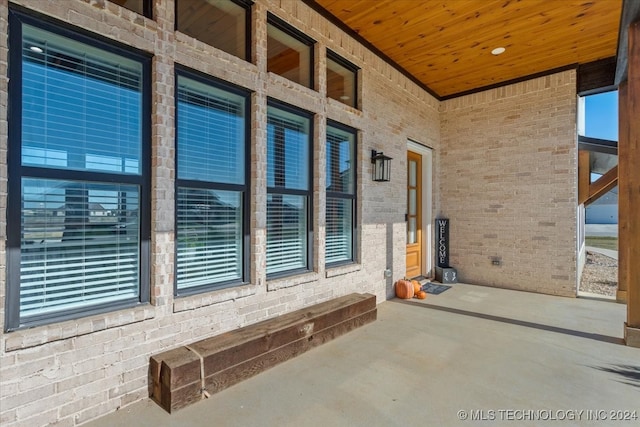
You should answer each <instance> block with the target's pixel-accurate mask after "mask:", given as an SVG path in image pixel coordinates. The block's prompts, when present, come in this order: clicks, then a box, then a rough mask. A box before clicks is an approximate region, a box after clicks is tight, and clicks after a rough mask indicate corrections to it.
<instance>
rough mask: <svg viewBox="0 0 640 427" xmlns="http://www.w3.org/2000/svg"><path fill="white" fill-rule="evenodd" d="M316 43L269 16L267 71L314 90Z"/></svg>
mask: <svg viewBox="0 0 640 427" xmlns="http://www.w3.org/2000/svg"><path fill="white" fill-rule="evenodd" d="M314 43H315V41H314V40H313V39H311V38H309V37H308V36H306V35H305V34H303V33H301V32H300V31H298V30H296V29H295V28H293V27H291V26H289V25H288V24H286V23H285V22H283V21H281V20H280V19H278V18H276V17H275V16H273V15H271V14H269V15H268V22H267V71H271V72H272V73H276V74H280V75H281V76H283V77H286V78H287V79H289V80H291V81H294V82H296V83H299V84H301V85H303V86H306V87H308V88H312V89H313V44H314Z"/></svg>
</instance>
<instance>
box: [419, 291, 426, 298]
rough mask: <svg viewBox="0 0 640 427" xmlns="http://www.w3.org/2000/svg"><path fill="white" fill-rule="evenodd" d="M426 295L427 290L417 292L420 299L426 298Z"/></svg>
mask: <svg viewBox="0 0 640 427" xmlns="http://www.w3.org/2000/svg"><path fill="white" fill-rule="evenodd" d="M426 297H427V293H426V292H425V291H420V292H418V293H416V298H418V299H425V298H426Z"/></svg>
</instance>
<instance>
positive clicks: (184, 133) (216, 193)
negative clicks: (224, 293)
mask: <svg viewBox="0 0 640 427" xmlns="http://www.w3.org/2000/svg"><path fill="white" fill-rule="evenodd" d="M177 93H178V99H177V103H178V106H177V112H176V117H177V118H176V124H177V180H176V185H177V191H176V193H177V215H176V222H177V227H176V229H177V262H176V272H177V274H176V294H178V295H179V294H183V293H193V292H198V291H200V290H205V289H210V288H212V287H213V288H216V287H222V286H228V285H232V284H238V283H242V282H244V280H245V277H246V275H247V262H245V259H246V247H247V246H246V244H245V242H244V240H245V237H247V238H248V228H247V226H246V225H245V222H246V221H245V213H244V211H245V206H247V203H248V202H247V197H248V188H247V181H248V178H247V176H246V171H247V167H246V162H247V160H246V150H247V130H246V117H247V93H245V92H240V91H238V90H232V88H230V87H226V86H224V85H222V84H221V83H219V82H215V81H213V80H210V79H209V78H205V77H201V76H199V75H195V74H192V73H190V72H188V71H187V70H179V73H178V91H177Z"/></svg>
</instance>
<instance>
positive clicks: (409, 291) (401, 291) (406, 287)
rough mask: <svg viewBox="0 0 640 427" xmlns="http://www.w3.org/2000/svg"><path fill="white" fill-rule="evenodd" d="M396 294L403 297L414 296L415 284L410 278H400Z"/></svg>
mask: <svg viewBox="0 0 640 427" xmlns="http://www.w3.org/2000/svg"><path fill="white" fill-rule="evenodd" d="M394 286H395V288H396V296H397V297H398V298H401V299H410V298H413V284H412V283H411V282H410V281H409V280H404V279H400V280H398V281H397V282H396V283H395V285H394Z"/></svg>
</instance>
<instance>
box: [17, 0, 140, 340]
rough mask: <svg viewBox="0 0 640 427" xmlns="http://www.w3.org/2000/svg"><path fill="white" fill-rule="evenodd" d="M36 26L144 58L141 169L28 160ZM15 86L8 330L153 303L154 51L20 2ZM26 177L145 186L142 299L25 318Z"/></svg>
mask: <svg viewBox="0 0 640 427" xmlns="http://www.w3.org/2000/svg"><path fill="white" fill-rule="evenodd" d="M25 24H26V25H30V26H33V27H37V28H40V29H42V30H45V31H48V32H51V33H54V34H56V35H59V36H62V37H66V38H69V39H71V40H73V41H76V42H81V43H83V44H86V45H88V46H91V47H94V48H97V49H100V50H103V51H106V52H110V53H114V54H117V55H120V56H122V57H126V58H128V59H133V60H136V61H138V62H139V63H140V64H141V66H142V75H141V78H142V83H141V86H142V92H141V98H142V99H141V139H142V141H141V158H140V163H141V165H140V174H139V175H132V174H117V173H109V172H94V171H77V170H71V169H62V168H50V167H38V166H23V165H22V87H23V82H22V43H23V36H22V33H23V32H22V26H23V25H25ZM8 56H9V70H8V73H9V89H8V95H9V96H8V106H7V116H8V122H9V126H8V149H7V161H8V165H7V169H8V185H7V187H8V188H7V250H6V252H7V283H6V302H5V331H7V332H10V331H15V330H19V329H24V328H28V327H34V326H40V325H46V324H52V323H58V322H62V321H65V320H71V319H77V318H82V317H87V316H92V315H97V314H102V313H108V312H112V311H116V310H120V309H126V308H132V307H136V306H140V305H144V304H147V303H148V302H149V301H150V293H151V290H150V282H151V272H150V270H151V255H150V254H151V250H150V246H151V60H152V55H151V54H149V53H147V52H144V51H142V50H139V49H135V48H132V47H130V46H127V45H124V44H122V43H119V42H116V41H113V40H110V39H108V38H106V37H103V36H100V35H98V34H94V33H92V32H90V31H87V30H84V29H82V28H78V27H75V26H73V25H70V24H67V23H64V22H61V21H58V20H57V19H54V18H51V17H47V16H44V15H41V14H39V13H36V12H33V11H30V10H28V9H25V8H23V7H20V6H14V5H12V6H11V7H10V8H9V55H8ZM24 177H32V178H41V179H61V180H62V179H64V180H70V181H77V182H90V183H120V184H130V185H137V186H139V188H140V213H139V215H140V217H139V219H140V225H139V232H140V243H139V244H140V263H139V277H138V280H139V295H138V297H137V298H135V300H134V299H130V300H125V301H118V302H112V303H105V304H102V305H93V306H91V305H90V306H89V307H88V308H76V309H70V310H64V311H61V312H58V313H55V314H52V315H49V314H44V315H40V316H33V318H31V319H28V320H25V321H23V320H22V319H21V315H20V266H21V227H20V226H19V224H21V220H22V214H21V208H22V206H21V204H22V202H21V200H22V189H21V182H22V178H24Z"/></svg>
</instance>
